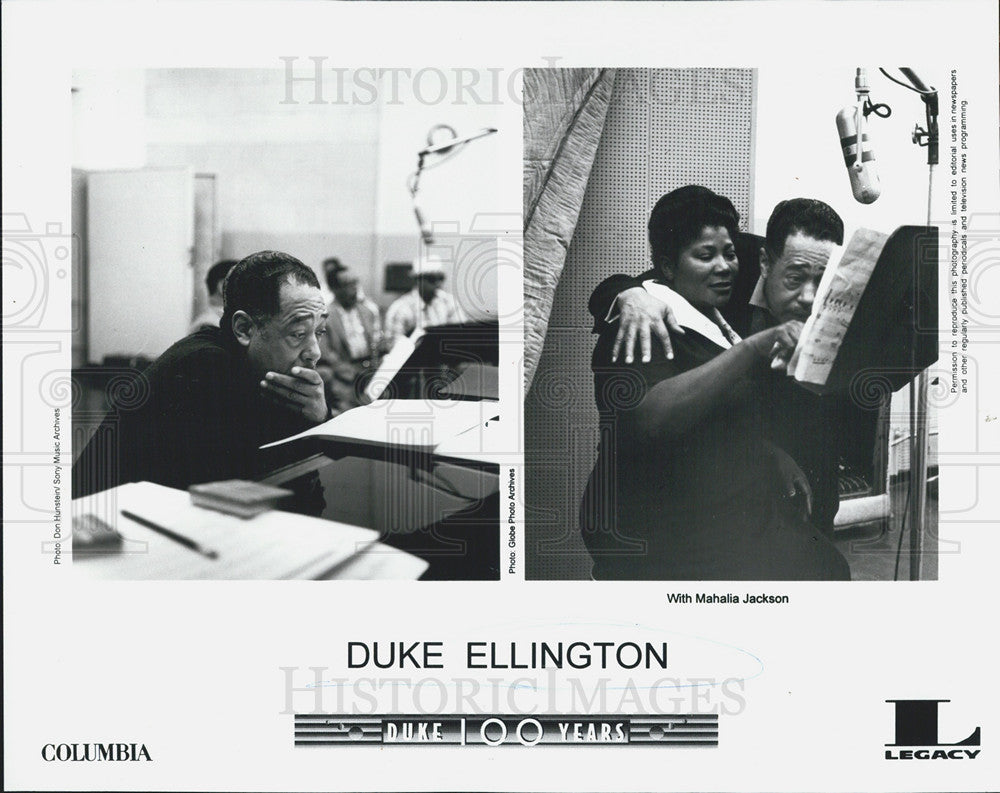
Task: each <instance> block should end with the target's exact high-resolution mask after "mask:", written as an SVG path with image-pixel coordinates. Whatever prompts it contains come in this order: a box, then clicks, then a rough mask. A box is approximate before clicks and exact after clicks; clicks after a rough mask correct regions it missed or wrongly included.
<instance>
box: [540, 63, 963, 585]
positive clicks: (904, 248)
mask: <svg viewBox="0 0 1000 793" xmlns="http://www.w3.org/2000/svg"><path fill="white" fill-rule="evenodd" d="M932 71H933V70H924V69H921V68H897V67H893V68H891V69H889V68H880V67H878V66H867V67H857V66H844V67H838V68H835V67H829V68H825V69H824V70H805V69H802V68H793V67H792V65H786V66H785V67H783V68H779V67H777V66H769V67H760V68H727V69H706V68H696V69H678V68H669V69H649V68H587V69H582V68H581V69H527V70H526V71H525V75H524V257H525V258H524V304H525V319H524V324H525V327H524V337H525V342H524V343H525V365H524V370H525V409H524V411H525V416H524V428H525V432H524V437H525V469H526V477H525V538H526V560H525V561H526V577H527V578H529V579H562V580H588V579H593V580H662V581H735V580H752V581H798V580H803V581H805V580H827V581H848V580H869V581H871V580H887V581H891V580H933V579H936V578H937V570H938V564H937V559H938V553H939V541H938V525H937V515H938V507H937V503H938V486H937V482H938V478H937V410H938V409H940V408H944V407H946V406H947V405H948V404H950V402H951V401H952V400H953V399H955V398H956V397H955V393H956V383H957V381H956V377H957V374H956V373H955V372H952V371H951V369H952V368H953V367H950V366H945V365H944V364H943V363H939V361H938V355H939V338H938V326H939V290H938V277H939V263H943V262H945V261H946V260H947V258H948V252H947V244H948V240H949V237H948V233H947V232H945V233H939V227H940V226H945V225H947V226H949V227H950V220H948V218H949V203H948V202H949V193H948V190H947V189H946V188H947V180H946V178H945V177H944V176H938V175H937V173H936V168H935V166H937V165H938V163H939V141H938V106H939V100H938V93H937V89H936V88H935V86H936V85H942V86H944V85H947V83H948V79H949V74H948V73H947V72H941V73H940V74H938V73H932ZM953 78H954V74H952V79H953ZM948 101H949V97H948V96H942V97H941V100H940V104H941V106H942V107H944V106H945V105H946V104H947V103H948ZM936 180H938V181H939V182H940V185H938V182H937V181H936ZM952 209H953V207H952ZM942 246H944V247H942Z"/></svg>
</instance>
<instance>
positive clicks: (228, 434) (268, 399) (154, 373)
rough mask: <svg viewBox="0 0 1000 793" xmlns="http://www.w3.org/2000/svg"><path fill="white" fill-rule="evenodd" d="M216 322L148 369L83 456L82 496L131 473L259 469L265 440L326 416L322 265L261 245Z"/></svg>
mask: <svg viewBox="0 0 1000 793" xmlns="http://www.w3.org/2000/svg"><path fill="white" fill-rule="evenodd" d="M223 293H224V310H223V315H222V320H221V322H220V324H219V326H217V327H210V328H204V329H202V330H199V331H197V332H196V333H192V334H191V335H189V336H186V337H184V338H183V339H181V340H180V341H178V342H177V343H175V344H174V345H172V346H171V347H170V348H169V349H167V350H166V352H164V353H163V354H162V355H161V356H160V357H159V358H157V360H156V361H155V362H154V363H153V364H152V365H151V366H150V367H149V368H148V369H146V370H145V371H144V372H143V373H142V374H141V375H139V376H138V378H137V380H136V382H135V383H134V389H135V391H136V394H137V397H136V399H134V400H131V401H130V404H128V405H119V406H117V408H116V409H114V410H112V411H111V412H110V413H109V414H108V415H107V417H106V418H105V420H104V422H103V423H102V425H101V426H100V427H99V428H98V430H97V432H96V433H95V435H94V437H93V438H92V439H91V441H90V443H88V444H87V446H86V447H85V448H84V450H83V451H82V452H81V454H80V456H79V457H78V458H77V460H76V462H75V463H74V465H73V496H74V498H77V497H80V496H84V495H87V494H89V493H93V492H96V491H100V490H105V489H107V488H110V487H114V486H116V485H119V484H124V483H126V482H138V481H144V480H145V481H150V482H156V483H158V484H162V485H166V486H168V487H176V488H187V487H189V486H190V485H193V484H198V483H201V482H212V481H218V480H223V479H253V478H256V477H258V476H260V475H261V474H263V473H265V472H266V470H267V464H268V461H267V459H266V455H264V454H263V453H261V452H260V451H259V447H260V446H261V445H263V444H265V443H269V442H271V441H275V440H279V439H281V438H284V437H287V436H289V435H294V434H296V433H299V432H302V431H303V430H305V429H307V428H309V427H311V426H314V425H315V424H317V423H319V422H321V421H325V420H326V419H327V418H328V417H329V410H328V409H327V406H326V400H325V398H324V394H323V380H322V379H321V378H320V376H319V374H318V373H317V372H316V370H315V369H316V363H317V361H318V360H319V356H320V347H319V342H320V337H321V336H322V333H323V332H324V330H325V327H326V305H325V303H324V301H323V294H322V292H321V291H320V289H319V281H318V279H317V278H316V274H315V273H314V272H313V271H312V270H311V269H309V268H308V267H306V266H305V265H304V264H303V263H302V262H300V261H299V260H298V259H296V258H295V257H293V256H290V255H288V254H287V253H281V252H279V251H260V252H259V253H254V254H251V255H250V256H247V257H246V258H245V259H243V260H242V261H241V262H240V263H239V264H237V265H236V266H235V267H234V268H233V269H232V271H231V272H230V274H229V276H228V277H227V278H226V281H225V286H224V287H223Z"/></svg>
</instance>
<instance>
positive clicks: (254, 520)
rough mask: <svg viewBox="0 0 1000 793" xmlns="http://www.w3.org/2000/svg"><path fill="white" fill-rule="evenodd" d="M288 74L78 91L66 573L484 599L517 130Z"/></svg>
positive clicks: (395, 78) (494, 509)
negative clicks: (503, 147) (471, 588)
mask: <svg viewBox="0 0 1000 793" xmlns="http://www.w3.org/2000/svg"><path fill="white" fill-rule="evenodd" d="M281 60H282V61H284V63H282V64H279V67H278V68H273V69H145V70H130V71H120V70H119V71H98V70H93V71H91V70H87V71H84V70H79V71H76V72H74V74H73V81H72V97H73V100H72V102H73V103H72V109H73V160H72V162H73V180H72V213H73V214H72V219H73V244H74V256H73V269H72V278H73V283H74V290H73V305H72V308H73V313H74V328H75V331H74V335H73V348H72V354H73V371H72V382H73V456H74V461H73V469H72V494H73V502H72V518H73V566H74V570H75V571H76V572H78V574H79V575H81V576H84V577H89V578H117V579H325V580H330V579H422V580H493V579H497V578H499V573H500V570H499V556H500V545H499V543H500V537H499V465H500V462H501V457H502V452H503V444H502V442H501V438H500V436H499V434H498V433H499V432H500V427H501V426H502V425H501V424H500V422H501V419H502V418H504V417H503V415H502V414H503V411H502V408H501V402H500V395H499V379H500V378H499V374H498V372H499V366H500V359H499V349H500V345H499V341H498V339H499V334H498V326H499V320H498V283H497V276H498V268H499V267H500V265H502V263H503V259H504V257H505V256H506V255H507V254H506V253H505V239H506V237H505V235H508V234H511V233H519V231H520V228H519V220H518V218H519V215H520V207H517V206H515V207H512V208H511V207H504V206H502V205H500V204H501V203H502V199H501V198H499V197H498V192H497V191H496V189H495V184H496V182H497V179H498V172H499V169H500V167H501V166H500V158H499V157H498V156H497V151H498V145H499V144H498V141H500V140H501V138H502V136H503V135H511V134H513V135H520V130H508V129H502V127H503V120H502V116H501V112H500V107H501V105H502V101H500V98H496V99H497V101H494V102H482V101H469V94H468V92H464V93H463V92H462V91H453V90H452V84H453V83H454V82H455V81H456V80H457V79H464V80H466V81H467V80H468V78H469V75H468V74H464V72H469V71H470V70H462V72H463V74H461V75H455V74H452V73H450V72H449V71H448V70H431V69H425V70H421V71H420V72H418V73H417V74H416V76H415V77H411V74H410V71H409V70H401V69H388V70H378V69H367V70H347V69H337V68H334V67H332V66H331V65H330V64H329V62H324V61H326V59H323V58H298V59H296V58H291V57H288V58H282V59H281ZM429 72H434V73H433V74H429ZM418 78H419V79H418ZM431 83H433V86H432V85H431ZM431 88H433V90H431ZM504 218H507V219H508V222H509V223H510V224H512V228H511V229H506V228H504V227H503V224H504ZM511 419H513V414H512V415H511ZM508 423H509V422H508Z"/></svg>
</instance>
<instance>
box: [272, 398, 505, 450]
mask: <svg viewBox="0 0 1000 793" xmlns="http://www.w3.org/2000/svg"><path fill="white" fill-rule="evenodd" d="M498 412H499V408H498V403H497V402H495V401H493V400H481V401H471V400H458V399H455V400H433V401H432V400H428V399H384V400H379V401H376V402H372V403H371V404H369V405H362V406H361V407H356V408H352V409H351V410H347V411H345V412H343V413H341V414H340V415H339V416H334V417H333V418H332V419H330V420H329V421H327V422H324V423H323V424H317V425H316V426H315V427H311V428H309V429H307V430H306V431H305V432H300V433H299V434H298V435H292V436H291V437H288V438H284V439H282V440H280V441H275V442H274V443H268V444H266V445H264V446H262V447H261V448H262V449H270V448H271V447H272V446H281V445H282V444H285V443H291V442H292V441H295V440H299V439H301V438H309V437H313V436H315V437H318V438H330V439H333V440H345V441H355V442H360V443H371V444H378V445H385V446H397V447H406V448H410V449H425V450H427V451H433V450H434V448H435V447H436V446H437V445H438V444H439V443H441V442H442V441H444V440H447V439H449V438H453V437H454V436H456V435H459V434H460V433H463V432H465V431H466V430H469V429H471V428H473V427H476V426H480V425H483V426H485V424H486V422H487V421H489V420H490V419H491V418H493V417H494V416H496V415H498Z"/></svg>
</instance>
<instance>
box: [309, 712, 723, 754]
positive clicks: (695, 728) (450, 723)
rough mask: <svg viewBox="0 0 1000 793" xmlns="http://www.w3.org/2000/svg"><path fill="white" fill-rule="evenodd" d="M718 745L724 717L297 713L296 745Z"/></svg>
mask: <svg viewBox="0 0 1000 793" xmlns="http://www.w3.org/2000/svg"><path fill="white" fill-rule="evenodd" d="M363 744H378V745H391V744H403V745H411V746H414V745H416V746H537V745H538V744H542V745H561V746H616V745H617V746H621V745H639V746H718V745H719V717H718V714H696V713H688V714H684V715H677V716H653V717H644V716H621V715H601V716H564V715H559V716H556V715H544V716H543V715H538V716H527V717H520V716H511V715H501V714H495V715H488V716H486V715H479V716H461V715H448V716H434V717H433V718H428V717H427V716H418V715H408V716H404V715H385V716H370V717H358V716H348V715H346V714H343V715H341V714H333V713H331V714H295V745H296V746H350V745H354V746H357V745H363Z"/></svg>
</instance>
